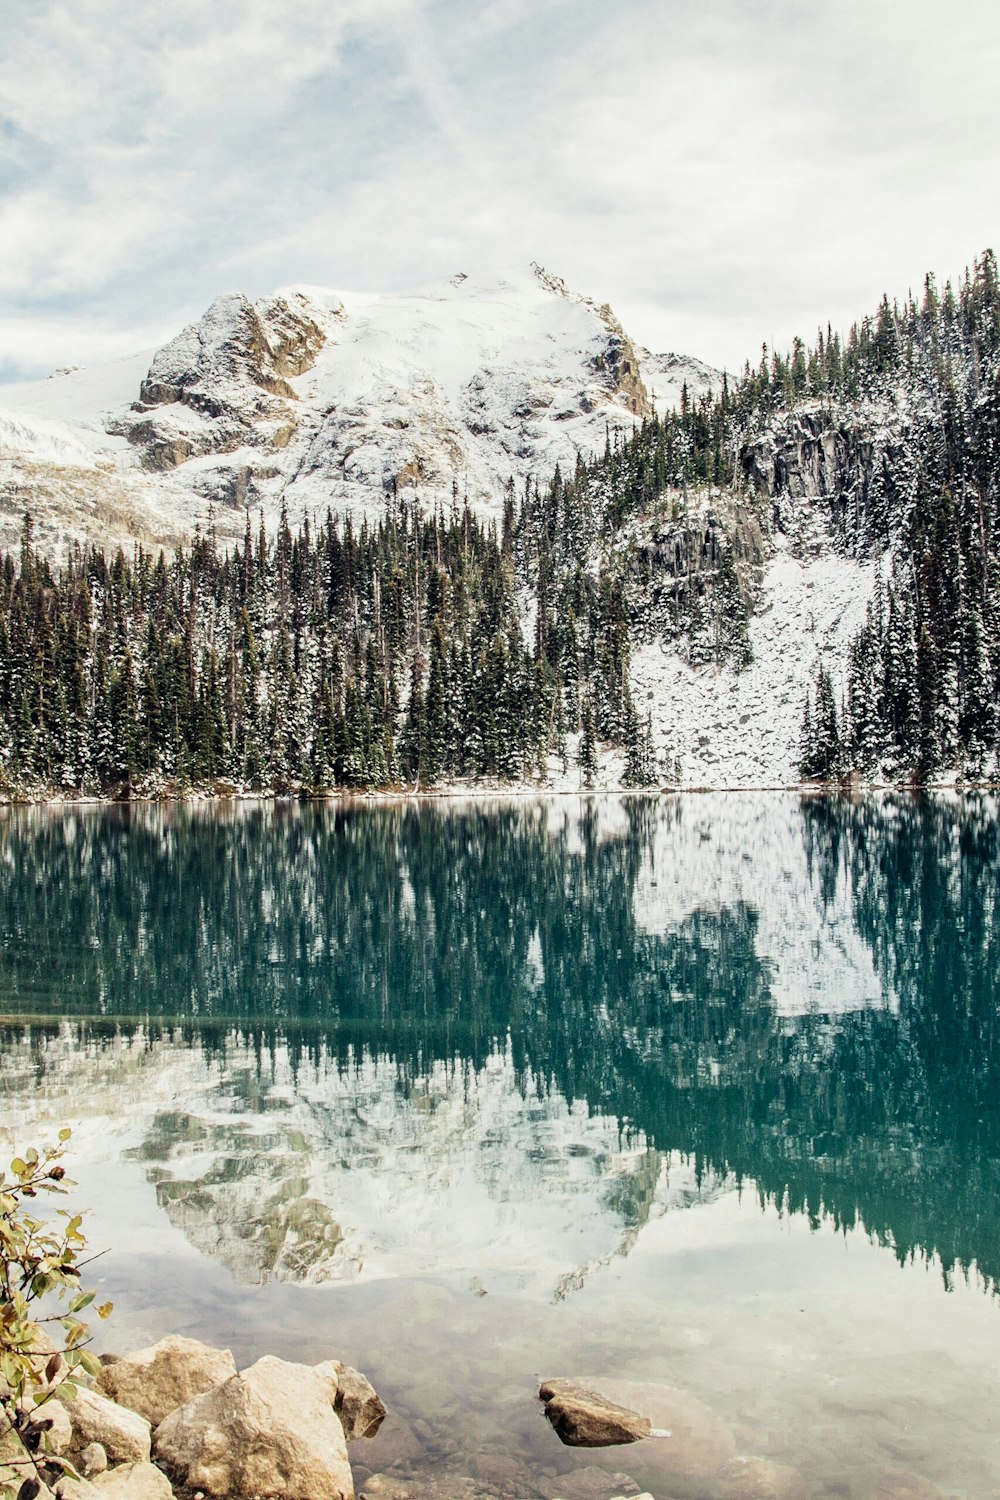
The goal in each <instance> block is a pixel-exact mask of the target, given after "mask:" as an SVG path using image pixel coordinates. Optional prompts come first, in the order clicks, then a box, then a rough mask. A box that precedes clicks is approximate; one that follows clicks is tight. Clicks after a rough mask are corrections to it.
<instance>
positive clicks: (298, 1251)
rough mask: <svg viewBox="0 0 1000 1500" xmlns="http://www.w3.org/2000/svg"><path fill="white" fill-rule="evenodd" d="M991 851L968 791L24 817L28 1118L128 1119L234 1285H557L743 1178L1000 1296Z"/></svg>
mask: <svg viewBox="0 0 1000 1500" xmlns="http://www.w3.org/2000/svg"><path fill="white" fill-rule="evenodd" d="M997 838H998V824H997V807H996V803H995V802H994V801H992V800H984V799H972V798H958V797H944V796H942V797H924V798H919V799H916V798H911V797H909V796H902V795H899V796H885V797H870V798H868V797H866V798H861V799H858V800H848V799H840V798H808V799H799V798H796V797H792V796H787V795H765V794H760V795H752V794H745V793H743V794H733V795H731V796H727V795H725V794H718V795H713V796H711V797H704V798H697V797H689V798H671V799H646V798H640V797H636V798H629V799H621V800H619V799H608V800H602V799H585V800H582V801H579V802H578V801H575V800H572V799H570V800H539V801H531V800H527V801H525V800H519V801H502V800H498V801H497V802H496V803H492V802H491V803H484V802H476V803H445V802H434V803H421V804H389V805H376V806H371V805H365V804H357V805H342V804H338V805H330V806H307V805H304V806H299V805H255V804H244V805H239V806H233V807H226V808H220V807H205V806H165V805H160V806H154V807H131V808H128V807H126V808H102V809H96V808H86V809H78V810H69V811H65V812H52V811H48V810H16V811H11V812H8V813H7V814H6V815H5V816H4V818H3V820H2V822H0V892H2V895H0V912H2V931H0V945H2V947H0V1011H2V1013H3V1015H4V1017H5V1021H4V1025H3V1028H2V1031H0V1047H2V1049H3V1056H4V1067H3V1075H2V1083H0V1090H2V1096H3V1101H4V1116H5V1119H6V1120H7V1121H8V1122H9V1123H10V1125H11V1128H12V1129H17V1128H18V1127H19V1125H20V1123H21V1122H24V1123H25V1124H26V1122H27V1121H28V1119H29V1118H32V1117H33V1116H37V1114H38V1110H39V1106H40V1104H41V1105H42V1106H43V1107H44V1108H45V1110H47V1111H48V1113H49V1114H50V1116H51V1118H52V1120H53V1121H54V1122H57V1123H61V1122H62V1118H63V1117H64V1115H65V1114H66V1112H67V1111H69V1112H70V1113H72V1114H73V1115H79V1114H81V1113H83V1114H85V1115H88V1116H89V1117H90V1118H91V1120H96V1119H98V1118H100V1119H102V1120H105V1121H106V1120H108V1119H112V1118H114V1117H119V1118H121V1119H122V1120H124V1121H125V1122H126V1123H125V1124H123V1125H122V1127H121V1128H122V1130H123V1132H125V1133H127V1132H128V1131H130V1132H131V1135H130V1136H129V1140H128V1143H127V1149H128V1151H129V1152H130V1153H131V1156H132V1159H133V1160H136V1161H140V1162H141V1163H142V1164H143V1170H144V1171H145V1172H146V1173H147V1175H148V1178H149V1180H150V1181H152V1182H153V1183H155V1185H156V1193H157V1201H158V1203H159V1205H160V1208H161V1209H162V1210H163V1211H164V1212H165V1213H166V1214H167V1216H168V1218H169V1219H170V1221H171V1222H172V1223H173V1224H174V1225H175V1226H176V1227H177V1228H178V1229H180V1230H181V1231H182V1232H183V1233H184V1235H185V1236H186V1237H187V1238H188V1240H189V1241H190V1242H191V1244H193V1245H194V1246H195V1247H197V1249H198V1250H200V1251H201V1252H203V1253H204V1254H207V1255H210V1256H215V1257H218V1258H220V1259H221V1260H222V1261H223V1262H224V1263H225V1264H226V1265H227V1266H228V1267H229V1269H230V1270H231V1271H232V1273H233V1274H234V1275H235V1276H236V1277H237V1278H238V1279H240V1280H242V1281H244V1282H254V1281H258V1282H259V1281H264V1280H268V1279H272V1278H276V1279H285V1280H291V1281H323V1280H329V1279H351V1278H357V1277H363V1276H372V1275H390V1274H396V1273H399V1272H401V1271H402V1269H403V1267H404V1266H407V1267H409V1269H411V1270H413V1269H416V1270H417V1271H421V1270H424V1271H443V1270H447V1271H463V1270H467V1271H468V1272H469V1273H470V1274H472V1273H475V1274H476V1275H480V1274H481V1275H483V1276H488V1275H490V1274H492V1275H494V1276H495V1277H498V1278H504V1277H505V1278H507V1279H508V1281H509V1280H510V1278H514V1279H515V1280H516V1279H517V1278H519V1277H520V1278H521V1279H522V1280H525V1279H531V1278H534V1279H536V1280H537V1279H538V1278H539V1277H540V1278H541V1279H542V1281H544V1283H545V1286H546V1289H547V1290H548V1291H549V1292H551V1293H552V1294H554V1295H555V1296H556V1297H562V1296H565V1295H567V1294H569V1293H571V1292H572V1291H573V1289H574V1287H575V1286H577V1285H579V1284H581V1283H582V1281H583V1280H584V1279H585V1278H586V1277H587V1276H588V1275H589V1274H591V1273H592V1272H593V1271H595V1270H599V1269H600V1267H601V1266H602V1265H604V1264H606V1263H607V1262H608V1259H609V1257H613V1256H615V1255H620V1254H626V1253H628V1251H629V1250H630V1248H631V1246H632V1245H633V1244H634V1242H635V1238H636V1236H637V1235H638V1234H639V1233H640V1231H641V1229H642V1226H643V1225H644V1224H645V1223H647V1222H648V1221H649V1220H650V1218H651V1217H655V1216H658V1215H661V1214H663V1213H665V1212H667V1211H668V1210H670V1209H674V1208H679V1207H684V1206H686V1205H689V1204H693V1203H698V1202H705V1201H707V1200H708V1199H710V1198H712V1197H714V1196H716V1195H718V1194H719V1193H720V1192H724V1191H726V1190H727V1189H735V1188H737V1187H742V1188H744V1190H746V1191H751V1192H756V1193H758V1194H759V1195H760V1196H761V1197H762V1198H763V1199H765V1200H769V1201H770V1202H771V1203H773V1204H775V1205H777V1206H778V1207H779V1208H780V1209H781V1210H782V1212H789V1213H796V1214H798V1213H801V1214H804V1215H807V1216H808V1218H809V1220H810V1221H812V1222H814V1223H818V1222H820V1221H821V1220H823V1219H829V1220H831V1221H833V1222H835V1223H836V1224H837V1225H839V1226H843V1227H851V1226H854V1225H860V1226H862V1227H863V1228H864V1229H865V1230H866V1231H867V1232H868V1233H869V1234H870V1235H871V1236H873V1237H874V1238H875V1239H876V1240H877V1241H878V1242H879V1243H881V1244H884V1245H886V1246H888V1247H891V1249H892V1250H893V1251H894V1252H895V1254H896V1255H897V1256H898V1257H899V1258H900V1260H901V1261H902V1260H906V1259H908V1258H909V1257H910V1256H912V1255H918V1256H926V1257H936V1258H938V1259H939V1261H940V1264H941V1266H942V1267H943V1270H944V1273H945V1276H946V1277H949V1276H951V1275H952V1274H953V1273H954V1272H955V1271H956V1270H967V1269H969V1268H974V1270H975V1272H976V1274H977V1275H979V1276H980V1277H981V1278H982V1279H983V1281H984V1282H985V1283H986V1284H987V1285H988V1286H989V1287H991V1288H995V1286H996V1283H997V1280H998V1278H1000V1203H998V1199H997V1191H996V1183H997V1166H998V1163H1000V1129H998V1126H1000V1103H998V1089H997V1082H998V1058H997V1053H996V1045H997V1042H996V991H995V975H996V973H997V971H998V964H997V960H998V957H1000V955H998V933H997V926H996V921H995V913H996V905H997ZM81 1097H85V1098H86V1099H87V1100H88V1101H89V1102H88V1103H87V1104H84V1105H81V1102H80V1101H81ZM126 1126H127V1130H126ZM505 1284H506V1283H505Z"/></svg>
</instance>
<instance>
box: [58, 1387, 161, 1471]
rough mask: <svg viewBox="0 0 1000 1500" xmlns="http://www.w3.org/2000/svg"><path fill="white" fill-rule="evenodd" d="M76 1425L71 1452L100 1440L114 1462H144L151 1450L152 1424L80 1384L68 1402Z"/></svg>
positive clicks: (70, 1417)
mask: <svg viewBox="0 0 1000 1500" xmlns="http://www.w3.org/2000/svg"><path fill="white" fill-rule="evenodd" d="M66 1410H67V1411H68V1412H69V1419H70V1422H71V1423H72V1426H73V1441H72V1443H71V1445H70V1452H71V1453H73V1452H76V1453H80V1452H82V1451H83V1449H84V1448H86V1447H87V1446H88V1445H89V1444H90V1443H100V1445H101V1447H102V1448H103V1449H104V1451H105V1453H106V1454H107V1456H108V1462H109V1463H113V1464H134V1463H145V1462H146V1461H147V1460H148V1458H149V1451H150V1426H149V1423H148V1422H147V1421H146V1418H145V1417H140V1415H139V1413H138V1412H135V1411H129V1410H128V1408H127V1407H124V1406H119V1405H118V1403H117V1402H116V1401H109V1400H108V1398H107V1396H102V1395H101V1394H100V1392H99V1391H90V1390H88V1389H87V1387H86V1386H82V1385H81V1386H78V1387H77V1390H76V1395H75V1396H74V1397H73V1398H72V1399H71V1400H68V1401H67V1403H66Z"/></svg>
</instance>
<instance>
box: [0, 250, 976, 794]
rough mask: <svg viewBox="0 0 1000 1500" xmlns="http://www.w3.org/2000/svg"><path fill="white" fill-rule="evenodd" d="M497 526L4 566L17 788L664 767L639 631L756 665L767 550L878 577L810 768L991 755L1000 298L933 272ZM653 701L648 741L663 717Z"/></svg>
mask: <svg viewBox="0 0 1000 1500" xmlns="http://www.w3.org/2000/svg"><path fill="white" fill-rule="evenodd" d="M497 510H498V514H499V513H501V512H502V521H500V522H498V523H496V524H493V523H487V522H484V521H483V520H482V519H480V518H478V517H477V516H475V515H473V513H472V512H471V511H470V510H469V508H468V506H466V505H462V504H461V503H460V501H459V496H458V494H457V491H456V493H455V495H454V497H453V503H452V505H451V507H450V508H449V509H448V511H447V513H445V512H444V511H442V510H441V509H440V508H436V509H435V510H434V511H433V512H428V511H426V510H424V509H423V508H422V507H421V504H420V499H419V496H417V495H414V494H413V493H412V492H406V493H403V492H400V493H398V494H397V493H395V492H394V493H390V494H388V495H387V496H386V501H385V510H384V514H383V515H382V517H381V518H380V519H379V520H377V521H374V522H373V521H369V520H366V521H364V522H362V523H361V524H360V525H357V524H355V523H353V522H352V520H351V519H350V518H349V517H347V518H344V517H333V516H331V515H327V517H326V518H325V519H324V520H323V521H322V522H321V523H319V524H313V525H310V524H309V523H308V522H305V523H303V524H302V525H301V527H300V528H298V529H297V530H294V531H293V530H292V528H291V527H290V526H289V523H288V520H287V518H286V517H285V516H283V517H282V519H281V522H280V524H279V526H278V528H277V530H276V532H272V533H269V534H267V533H265V531H264V529H263V526H262V525H261V526H260V527H258V526H257V524H256V522H255V521H254V522H253V523H252V520H251V517H250V516H249V514H248V516H247V524H246V532H245V536H244V539H243V542H242V544H240V545H236V546H233V547H231V548H222V547H220V546H219V545H217V543H216V541H215V539H214V536H213V535H212V533H211V531H209V533H207V534H205V533H196V535H195V536H194V538H193V539H192V542H191V544H190V545H189V546H188V547H187V548H185V549H182V550H180V551H178V552H177V553H175V554H173V555H171V556H164V555H162V554H160V555H153V554H151V553H149V552H146V551H144V550H143V549H142V548H141V547H137V548H136V549H135V550H134V551H133V552H132V553H131V555H126V554H125V553H124V552H122V551H118V552H117V553H115V555H114V556H111V557H108V556H106V555H104V554H102V553H101V552H99V551H97V550H96V549H93V548H84V547H82V546H77V547H75V548H74V549H73V551H72V552H71V553H70V555H69V556H68V557H67V558H66V559H65V561H64V562H62V563H61V564H59V565H56V564H55V563H53V562H52V561H50V560H49V559H47V558H46V557H44V556H42V555H41V554H40V553H39V551H38V550H37V549H36V547H35V545H34V541H33V534H32V522H31V517H30V515H28V516H26V517H25V522H24V529H23V535H22V540H21V545H20V549H19V552H18V554H17V555H13V556H11V555H7V556H4V557H3V558H2V560H0V778H2V789H3V790H4V791H6V792H7V793H8V794H11V793H15V794H16V793H18V792H20V791H27V792H30V791H31V790H33V789H34V790H37V789H40V788H55V789H64V790H67V791H72V790H82V791H85V792H93V793H106V792H110V791H115V792H119V793H123V794H128V793H130V792H134V791H138V792H141V791H144V790H149V791H155V790H156V789H157V788H159V787H163V786H165V785H167V784H169V785H172V786H174V787H176V788H178V789H181V790H183V789H185V788H188V787H192V786H196V785H204V786H210V785H216V786H218V785H219V784H222V783H227V782H228V783H234V784H237V785H240V786H249V787H254V788H260V789H275V790H281V789H286V790H293V789H294V790H302V791H305V792H317V793H320V792H324V791H326V790H329V789H332V788H335V787H347V788H377V787H391V786H400V785H408V786H413V785H417V786H421V787H431V786H433V785H435V784H437V783H441V782H444V781H455V780H461V779H478V778H483V777H488V778H495V779H498V780H501V781H503V780H517V781H538V782H539V783H544V780H545V778H546V776H547V775H548V774H549V773H550V772H551V770H552V769H553V767H556V766H559V767H561V768H562V769H564V770H566V769H568V768H569V767H570V765H571V764H573V765H575V767H576V768H577V770H578V775H579V784H580V785H581V786H589V785H592V784H593V781H594V777H595V774H596V770H597V763H598V747H599V746H601V745H603V746H605V747H608V746H611V747H618V748H619V749H620V751H621V752H622V755H623V774H622V780H623V782H624V784H626V785H633V786H643V785H659V784H663V783H664V782H669V781H671V780H672V779H674V778H675V777H677V775H678V769H679V768H678V767H677V766H676V765H675V764H674V763H672V762H671V761H670V760H669V759H667V760H666V761H665V762H664V761H663V760H661V759H658V757H657V754H656V752H655V749H654V743H653V728H652V724H651V721H650V720H649V718H648V717H644V712H643V709H644V706H642V705H636V703H634V702H633V698H632V693H631V691H630V682H629V663H630V652H631V649H632V646H633V645H634V644H635V643H636V642H641V641H645V640H650V639H660V640H662V641H664V642H666V643H673V644H674V645H675V646H676V647H677V648H678V649H680V650H682V651H683V653H684V654H685V656H686V658H687V659H688V660H689V661H690V662H692V664H695V665H698V664H706V663H711V662H714V663H717V664H718V665H720V666H726V667H728V668H731V669H732V670H736V671H738V670H740V669H741V668H742V667H745V666H746V665H747V664H748V663H749V661H750V660H751V657H752V651H751V646H750V636H749V621H750V619H751V616H752V614H753V611H754V609H755V607H756V606H757V605H758V603H759V602H760V585H761V576H762V567H763V565H764V564H765V563H766V560H767V557H768V553H769V548H770V547H771V546H772V545H773V541H774V539H775V537H776V535H777V534H779V533H784V534H785V535H786V536H787V537H788V538H790V539H791V541H792V543H793V545H794V546H803V547H807V546H809V545H815V538H816V536H817V534H818V532H817V528H821V530H822V535H823V537H824V538H825V543H826V544H827V545H832V546H833V547H834V548H836V549H837V550H839V551H841V552H842V553H843V554H844V555H845V556H848V557H853V558H856V559H859V560H865V561H873V560H874V561H877V564H878V568H877V575H876V584H875V588H874V592H873V596H872V599H871V602H870V605H869V608H868V613H867V618H866V620H865V622H864V624H863V627H862V628H861V630H860V631H859V633H858V634H857V636H856V637H855V639H854V640H853V641H852V643H851V646H850V651H849V660H848V664H847V671H846V676H842V677H840V678H838V675H837V670H836V664H832V663H825V662H821V663H820V665H819V669H818V674H817V678H816V681H815V685H814V687H813V689H812V691H811V692H810V693H809V695H808V697H807V701H806V702H805V704H804V708H803V725H802V744H801V770H802V774H803V775H804V776H806V777H810V778H820V779H833V778H837V777H839V776H842V775H846V774H848V773H851V772H860V773H861V774H863V775H871V774H882V775H889V776H893V777H897V778H899V777H907V778H909V777H916V778H917V779H927V778H930V777H933V775H934V774H935V773H936V772H938V771H940V770H942V769H945V768H958V769H960V770H963V771H966V772H968V773H969V774H971V775H975V774H979V773H980V772H982V769H983V767H984V766H986V765H987V764H990V763H993V764H995V757H996V753H997V735H998V714H997V703H998V698H1000V280H998V271H997V263H996V259H995V257H994V255H993V254H992V252H987V253H985V254H984V255H983V256H982V257H981V258H980V259H979V260H978V261H977V262H976V263H975V265H974V267H973V269H972V270H971V271H970V272H967V273H966V275H965V277H964V278H963V280H962V281H961V284H960V285H959V286H958V288H957V290H956V289H954V288H953V287H952V286H950V285H946V286H945V287H944V289H943V291H939V290H938V289H937V287H936V285H935V283H934V281H933V280H932V279H931V278H930V277H928V279H927V281H926V283H925V285H924V288H923V292H922V296H921V297H920V298H919V299H917V298H915V297H913V296H910V297H908V298H907V299H906V300H905V301H904V302H903V303H902V304H897V303H890V302H889V300H888V298H884V299H883V301H882V303H881V304H880V306H879V308H878V310H877V312H876V313H875V314H874V316H872V317H870V318H866V319H865V320H864V321H863V322H861V323H860V324H858V325H856V326H855V327H854V328H852V329H851V331H850V333H849V335H848V336H847V338H846V339H843V340H842V339H841V338H840V337H839V336H838V334H837V333H835V332H833V331H832V330H831V329H827V330H826V331H825V332H820V333H819V334H818V336H817V338H816V340H815V342H814V344H813V345H812V347H807V346H806V345H805V344H804V343H803V342H801V341H799V340H797V341H796V342H795V345H794V347H793V349H792V351H791V353H790V354H788V355H787V356H785V355H778V354H769V353H768V351H767V350H766V349H765V351H764V353H763V355H762V358H761V361H760V363H759V365H758V366H757V367H755V368H752V367H751V366H750V365H749V364H748V365H747V366H746V368H745V369H744V371H743V374H742V376H740V377H739V378H738V379H736V380H734V381H730V380H728V379H724V380H723V381H722V383H721V387H720V389H718V390H717V391H716V392H715V393H714V394H708V395H706V396H704V397H702V398H700V399H699V400H697V401H690V400H689V399H688V397H687V393H686V391H685V393H684V394H683V396H682V399H681V403H680V407H679V408H678V409H677V410H676V411H673V412H669V413H668V414H667V415H666V416H665V417H663V418H655V417H653V418H648V419H647V420H645V421H643V422H642V423H641V424H640V425H637V426H636V428H635V430H634V432H633V433H632V434H630V435H628V436H624V437H623V436H620V435H619V436H615V437H612V436H611V435H610V434H609V437H608V441H607V443H606V446H605V449H604V451H603V453H601V454H598V455H597V456H596V457H594V458H592V459H590V460H588V461H584V460H583V459H582V458H581V459H580V460H579V461H578V463H577V466H576V470H575V473H574V474H573V475H572V477H565V476H563V475H562V474H561V473H559V472H558V471H557V472H556V473H555V475H553V476H552V477H551V479H550V480H548V482H547V483H545V484H532V485H529V486H528V487H527V488H526V490H525V491H524V493H523V494H521V495H517V494H515V492H514V489H513V486H512V485H511V486H509V487H508V490H507V492H506V494H505V495H504V496H502V497H498V504H497ZM660 712H661V713H662V714H663V715H664V717H665V720H666V727H667V730H668V732H669V715H670V705H669V704H665V705H661V708H660Z"/></svg>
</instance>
